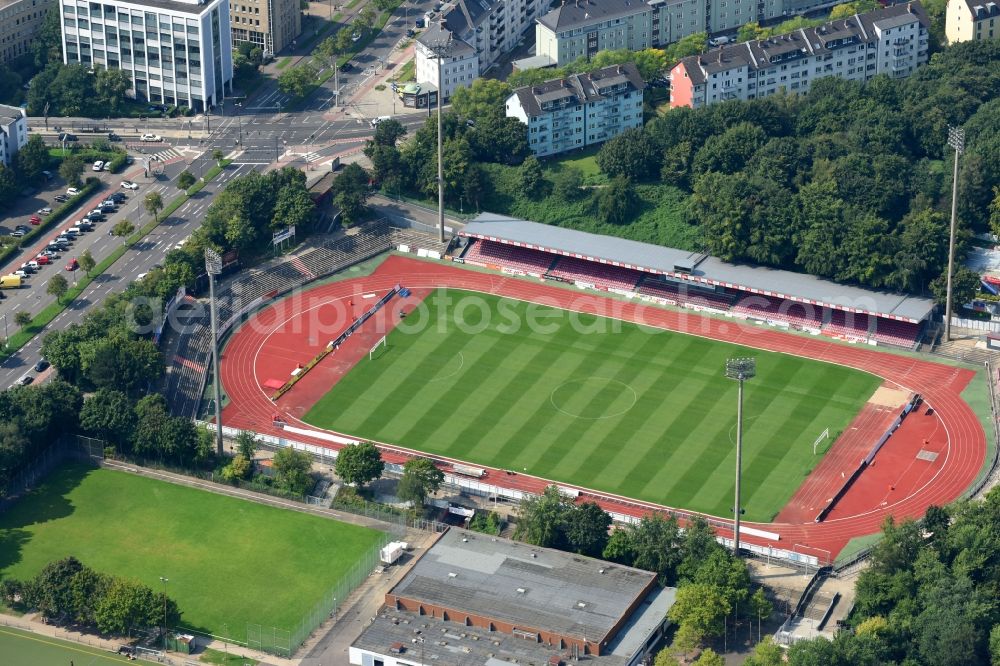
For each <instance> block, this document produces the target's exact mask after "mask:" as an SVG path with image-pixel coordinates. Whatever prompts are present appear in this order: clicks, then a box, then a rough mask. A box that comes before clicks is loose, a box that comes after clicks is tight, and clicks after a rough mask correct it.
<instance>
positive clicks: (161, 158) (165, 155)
mask: <svg viewBox="0 0 1000 666" xmlns="http://www.w3.org/2000/svg"><path fill="white" fill-rule="evenodd" d="M179 157H184V154H183V153H181V151H179V150H178V149H176V148H167V149H166V150H159V151H157V152H155V153H152V154H150V155H149V156H148V159H149V161H151V162H153V161H155V162H169V161H170V160H172V159H176V158H179Z"/></svg>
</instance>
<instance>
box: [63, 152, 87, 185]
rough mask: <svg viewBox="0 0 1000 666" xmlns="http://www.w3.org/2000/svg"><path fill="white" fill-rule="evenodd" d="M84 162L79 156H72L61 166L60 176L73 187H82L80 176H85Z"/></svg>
mask: <svg viewBox="0 0 1000 666" xmlns="http://www.w3.org/2000/svg"><path fill="white" fill-rule="evenodd" d="M83 170H84V165H83V160H82V159H81V158H80V157H78V156H77V155H70V156H69V157H67V158H65V159H64V160H63V161H62V164H60V165H59V175H60V176H62V177H63V179H65V180H66V182H67V183H69V184H70V185H73V186H79V185H80V176H81V175H83Z"/></svg>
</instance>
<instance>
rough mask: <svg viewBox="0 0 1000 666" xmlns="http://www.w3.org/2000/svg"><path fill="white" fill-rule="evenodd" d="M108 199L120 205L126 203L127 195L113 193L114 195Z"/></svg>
mask: <svg viewBox="0 0 1000 666" xmlns="http://www.w3.org/2000/svg"><path fill="white" fill-rule="evenodd" d="M108 198H109V199H111V200H112V201H116V202H118V203H122V202H124V201H128V195H127V194H125V193H124V192H115V193H114V194H112V195H111V196H109V197H108Z"/></svg>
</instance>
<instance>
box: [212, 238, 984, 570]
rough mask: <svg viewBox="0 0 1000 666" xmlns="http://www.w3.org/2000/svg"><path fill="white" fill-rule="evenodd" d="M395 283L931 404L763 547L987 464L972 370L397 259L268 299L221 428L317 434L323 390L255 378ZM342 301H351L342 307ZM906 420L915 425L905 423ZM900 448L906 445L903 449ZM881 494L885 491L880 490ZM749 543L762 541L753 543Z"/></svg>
mask: <svg viewBox="0 0 1000 666" xmlns="http://www.w3.org/2000/svg"><path fill="white" fill-rule="evenodd" d="M398 283H401V284H403V286H406V287H408V288H410V289H411V290H413V291H414V298H413V299H411V303H409V304H402V303H400V302H399V301H397V302H396V303H395V304H394V306H393V307H395V308H398V307H399V305H401V304H402V305H404V306H409V305H412V304H413V301H414V300H416V299H417V297H421V296H423V294H425V293H426V292H427V290H431V289H437V288H441V287H448V288H453V289H465V290H471V291H479V292H486V293H491V294H496V295H501V296H507V297H510V298H516V299H519V300H526V301H531V302H536V303H539V304H542V305H547V306H553V307H560V308H563V309H567V310H572V311H578V312H585V313H590V314H596V315H602V316H610V317H615V318H618V319H622V320H626V321H631V322H635V323H639V324H644V325H649V326H653V327H657V328H664V329H669V330H674V331H680V332H684V333H688V334H692V335H699V336H702V337H708V338H713V339H717V340H722V341H725V342H730V343H733V344H739V345H744V346H746V347H750V348H757V349H763V350H768V351H775V352H782V353H787V354H793V355H796V356H803V357H808V358H812V359H817V360H822V361H827V362H831V363H837V364H840V365H844V366H848V367H852V368H856V369H859V370H863V371H866V372H871V373H873V374H876V375H878V376H881V377H883V378H884V379H886V380H888V381H891V382H893V383H895V384H897V385H899V386H900V387H902V388H904V389H907V390H910V391H915V392H919V393H921V394H922V395H923V396H924V399H925V401H926V405H931V406H933V407H934V410H935V412H936V414H937V415H936V418H930V417H928V421H926V422H924V423H923V424H922V423H921V422H918V421H916V420H915V418H916V417H917V416H919V417H920V418H923V410H922V409H921V410H920V411H919V414H917V413H915V414H914V415H913V416H911V417H910V419H907V421H904V428H906V430H907V431H909V430H910V429H915V430H913V433H912V435H908V434H903V431H904V428H901V429H900V431H898V432H897V435H898V436H899V437H898V438H897V435H894V436H893V440H892V441H891V442H890V444H888V445H887V446H886V447H885V448H884V449H883V453H880V454H879V458H878V459H877V460H876V465H875V466H874V467H873V468H871V469H870V470H868V471H866V472H865V473H864V474H863V475H862V478H863V482H862V483H859V484H857V485H856V486H855V487H854V488H852V489H851V491H850V492H849V493H848V494H847V496H846V497H845V498H844V500H843V502H842V506H840V507H838V508H837V510H835V511H834V512H833V514H832V515H831V517H830V518H829V519H827V520H826V521H825V522H823V523H820V524H816V523H813V522H811V520H809V521H805V522H776V523H771V524H753V523H751V524H750V526H753V527H758V528H760V529H765V530H768V531H773V532H777V533H779V534H780V535H781V542H780V543H777V544H775V543H773V542H770V543H769V544H768V545H774V546H776V547H783V548H789V549H792V548H795V549H796V550H799V551H802V552H810V550H812V551H815V552H816V553H819V552H820V551H828V552H829V553H831V554H832V555H834V556H835V555H836V554H837V553H838V552H840V550H841V549H842V548H843V547H844V545H845V544H846V543H847V542H848V541H849V540H850V539H851V538H853V537H855V536H860V535H865V534H871V533H874V532H877V531H879V529H880V526H881V523H882V522H883V520H884V519H885V518H886V517H887V516H889V515H892V516H895V517H896V518H897V519H900V518H905V517H911V518H917V517H920V516H922V515H923V514H924V512H925V510H926V508H927V507H928V506H929V505H931V504H937V505H942V504H946V503H948V502H950V501H952V500H954V499H956V498H957V497H959V495H961V494H962V492H963V491H964V490H965V489H966V488H967V487H968V486H969V485H971V484H972V482H973V481H974V480H975V478H976V475H977V474H978V472H979V469H980V468H981V466H982V464H983V461H984V460H985V456H986V436H985V433H984V432H983V429H982V426H981V425H980V423H979V420H978V419H977V417H976V415H975V413H974V412H973V411H972V409H971V407H969V405H968V404H966V402H965V401H964V400H962V398H961V392H962V390H963V389H964V388H965V387H966V385H967V384H968V383H969V381H970V380H971V379H972V378H973V377H974V375H975V373H974V372H972V371H971V370H967V369H963V368H955V367H951V366H945V365H941V364H938V363H933V362H930V361H924V360H920V359H916V358H911V357H906V356H900V355H894V354H889V353H884V352H880V351H875V350H873V349H870V348H865V347H856V346H847V345H843V344H838V343H834V342H830V341H827V340H823V339H819V338H807V337H802V336H796V335H790V334H787V333H782V332H779V331H775V330H772V329H766V328H762V327H758V326H752V325H746V324H742V323H737V322H735V321H723V320H718V319H712V318H708V317H703V316H700V315H698V314H695V313H692V312H687V311H672V310H666V309H662V308H660V307H656V306H652V305H647V304H645V303H641V302H639V303H637V302H624V301H621V300H616V299H610V298H606V297H603V296H600V295H598V294H594V293H590V292H575V291H572V290H567V289H562V288H558V287H553V286H550V285H547V284H544V283H541V282H539V283H536V282H533V281H530V280H522V279H514V278H508V277H504V276H501V275H495V274H487V273H479V272H474V271H470V270H466V269H461V268H456V267H453V266H447V265H442V264H432V263H429V262H424V261H418V260H415V259H409V258H406V257H399V256H392V257H389V258H388V259H387V260H386V261H385V262H383V263H382V264H381V265H380V266H379V268H378V269H377V270H376V271H375V272H374V273H373V274H372V275H370V276H367V277H363V278H357V279H353V280H345V281H342V282H335V283H332V284H327V285H322V286H318V287H315V288H313V289H310V290H308V291H306V292H304V293H301V294H297V295H295V296H293V297H290V298H287V299H284V300H282V301H279V302H277V303H274V304H272V305H270V306H268V307H266V308H264V309H263V310H261V311H260V312H259V313H258V314H256V315H255V316H254V317H252V318H251V319H250V320H249V321H248V322H247V323H245V324H244V325H243V326H242V327H241V328H240V329H239V330H237V331H236V332H235V333H234V334H233V336H232V338H231V340H230V342H229V344H228V345H227V347H226V349H225V352H224V354H223V358H222V366H221V372H222V382H223V386H224V387H225V389H226V393H227V395H228V396H229V400H230V404H229V406H227V407H226V409H225V411H224V416H223V421H224V422H225V423H226V424H227V425H230V426H233V427H237V428H241V429H250V430H254V431H256V432H260V433H265V434H270V435H275V436H279V437H284V436H287V435H288V433H286V432H283V431H282V430H281V429H280V428H279V427H276V426H275V425H274V423H273V422H272V417H273V415H274V414H275V413H276V412H280V413H281V415H282V417H283V418H284V419H285V420H287V421H288V422H289V423H291V424H294V425H302V426H303V427H307V428H311V429H315V428H313V427H312V426H307V425H305V424H301V423H296V422H297V421H298V419H297V416H298V415H299V413H298V412H299V411H300V409H301V408H302V406H308V405H311V404H312V402H314V401H315V400H316V399H317V398H318V397H319V395H321V394H322V391H319V392H317V387H316V386H314V387H311V388H310V389H309V390H304V391H301V392H300V391H299V388H298V387H296V388H295V389H293V390H292V391H291V392H289V393H288V394H286V396H285V397H284V398H283V399H282V400H281V404H279V405H275V404H274V403H272V402H271V400H270V397H269V396H270V391H268V390H267V389H265V388H263V383H264V382H265V381H266V380H268V379H271V378H280V379H284V378H286V377H287V376H288V373H290V372H291V371H292V370H293V369H294V368H295V366H296V364H298V363H301V364H305V363H306V362H308V361H309V359H311V358H312V357H314V356H315V355H316V353H317V352H318V351H319V350H320V349H321V348H322V347H323V346H324V345H325V344H326V342H327V341H328V340H330V339H332V338H334V337H335V336H336V335H337V334H338V333H339V332H340V331H341V330H343V329H344V328H345V327H346V326H347V325H348V324H349V322H350V320H351V318H352V317H354V316H356V315H357V314H360V313H361V312H363V311H364V310H365V309H367V307H368V306H367V305H366V304H365V303H366V301H367V302H369V303H370V302H373V300H371V299H364V295H365V294H373V293H374V294H378V295H379V296H381V295H382V294H384V293H385V292H386V291H387V290H389V289H391V288H392V287H393V286H394V285H396V284H398ZM348 303H352V304H353V305H350V306H349V305H348ZM396 320H397V317H396V315H394V314H392V312H390V313H387V314H386V315H384V316H382V317H377V318H374V319H373V320H371V321H370V322H368V323H366V325H365V329H366V330H365V332H364V333H363V334H362V335H355V336H352V338H350V339H349V340H348V342H347V343H346V344H345V345H343V346H342V348H341V349H340V350H338V351H337V353H336V354H334V355H331V357H328V359H327V360H324V361H323V363H322V364H321V366H323V365H324V364H327V363H328V362H329V363H331V364H333V365H339V370H335V371H333V372H330V374H326V375H324V374H320V373H317V378H320V379H325V381H323V382H320V384H323V385H324V390H328V389H329V387H330V385H331V381H335V377H336V376H337V375H339V374H342V373H343V372H346V370H347V369H349V367H350V365H352V364H353V362H356V361H357V360H358V359H360V358H362V357H363V355H364V354H365V353H367V351H368V349H369V348H370V343H371V342H372V341H374V340H377V339H378V337H380V336H381V335H382V334H384V331H387V330H390V329H391V328H392V327H393V325H394V324H395V322H396ZM359 333H360V332H359ZM331 359H333V360H331ZM313 372H314V373H315V372H316V370H314V371H313ZM327 372H329V371H328V370H325V369H324V370H321V373H327ZM311 374H313V373H310V375H311ZM308 378H309V375H307V379H308ZM310 383H312V382H310ZM303 388H306V387H305V386H304V387H303ZM289 396H291V397H289ZM911 420H913V422H914V424H915V425H913V426H907V423H908V422H909V421H911ZM931 422H932V423H933V424H935V425H934V426H933V429H934V431H935V433H936V434H935V433H927V432H925V430H926V428H927V427H930V426H927V425H926V423H931ZM925 435H930V436H933V437H934V442H935V443H934V445H933V446H932V447H931V448H934V449H935V452H936V453H937V454H938V457H937V459H936V461H935V462H934V465H933V471H932V472H931V473H928V472H926V471H920V473H914V474H909V475H905V476H906V479H907V480H906V481H905V483H903V486H899V485H897V486H896V490H895V491H894V492H886V491H887V490H888V488H889V485H887V484H890V485H891V484H892V483H893V482H894V481H896V480H897V478H898V477H899V466H900V465H903V466H908V465H911V462H912V461H910V460H898V459H896V458H897V457H898V456H896V455H895V454H893V451H894V449H898V450H899V451H898V453H899V455H904V456H906V455H909V453H910V452H912V449H913V446H912V441H915V442H916V443H917V444H916V448H917V449H919V448H923V446H922V442H923V439H922V438H924V436H925ZM293 438H294V439H296V440H300V441H303V442H307V443H310V444H316V445H320V446H326V447H329V448H334V449H336V448H339V446H338V445H336V444H332V443H331V442H330V441H327V440H323V439H316V438H310V437H307V436H294V437H293ZM897 439H898V440H899V441H896V440H897ZM906 442H910V444H906V445H905V446H904V443H906ZM873 443H874V442H873ZM386 451H387V455H386V459H387V460H392V461H400V460H403V459H405V457H406V456H407V455H409V454H414V455H416V454H417V452H415V451H414V452H410V451H408V450H406V449H401V448H399V447H392V446H387V447H386ZM489 483H493V484H498V485H503V486H506V487H512V488H517V489H521V490H529V491H536V492H537V491H540V490H541V489H542V488H543V487H544V486H545V485H546V483H547V482H546V480H545V479H540V478H536V477H530V476H525V475H521V474H516V475H506V474H504V473H503V472H502V471H499V470H495V471H493V472H491V474H490V479H489ZM564 485H565V484H564ZM879 488H882V490H878V489H879ZM873 489H874V490H873ZM875 490H877V492H874V491H875ZM622 499H625V498H622ZM629 502H630V505H629V506H628V507H625V506H623V505H622V504H620V503H617V502H603V504H604V505H605V507H606V508H608V509H611V510H614V511H617V512H619V513H632V514H634V515H642V514H644V513H647V512H648V511H650V510H655V509H657V508H662V507H657V506H656V505H652V504H647V503H641V502H634V501H631V500H629ZM748 540H749V541H752V542H756V543H767V542H762V541H760V540H757V539H753V538H750V539H748Z"/></svg>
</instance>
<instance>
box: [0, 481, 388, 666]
mask: <svg viewBox="0 0 1000 666" xmlns="http://www.w3.org/2000/svg"><path fill="white" fill-rule="evenodd" d="M386 540H387V537H386V535H385V534H384V533H382V532H379V531H375V530H370V529H366V528H363V527H358V526H355V525H350V524H347V523H341V522H337V521H333V520H328V519H325V518H320V517H317V516H312V515H308V514H305V513H300V512H296V511H284V510H281V509H277V508H274V507H269V506H264V505H261V504H256V503H253V502H249V501H245V500H241V499H237V498H233V497H225V496H222V495H217V494H214V493H209V492H205V491H202V490H197V489H193V488H188V487H184V486H178V485H174V484H170V483H166V482H163V481H158V480H154V479H150V478H145V477H141V476H136V475H133V474H128V473H124V472H117V471H111V470H107V469H95V468H93V467H91V466H89V465H86V464H75V463H74V464H68V465H65V466H63V467H60V468H59V469H57V470H55V471H54V472H52V474H51V475H50V476H49V477H48V478H47V479H46V480H45V482H44V483H43V484H42V485H40V486H39V487H38V488H37V489H35V490H34V491H32V492H31V493H29V494H28V495H27V496H25V497H24V498H22V499H21V500H19V501H18V502H17V503H16V504H14V505H12V506H11V507H10V508H9V510H7V511H6V512H5V513H2V514H0V543H2V544H3V547H2V548H0V553H2V554H3V557H2V559H0V575H2V576H3V577H5V578H6V577H12V578H16V579H20V580H25V579H28V578H31V577H32V576H34V575H35V574H37V573H38V572H39V571H40V570H41V569H42V567H44V566H45V565H46V564H47V563H49V562H51V561H53V560H57V559H61V558H64V557H67V556H69V555H73V556H75V557H76V558H77V559H79V560H80V561H81V562H83V563H84V564H86V565H88V566H90V567H91V568H93V569H95V570H97V571H100V572H106V573H113V574H116V575H120V576H128V577H133V578H136V579H138V580H140V581H141V582H143V583H145V584H146V585H149V586H150V587H152V588H153V589H155V590H160V589H162V587H161V582H160V577H161V576H163V577H165V578H167V579H168V583H167V585H166V591H167V594H168V595H169V596H170V597H171V598H173V599H175V600H176V601H177V604H178V606H179V607H180V609H181V611H182V617H181V626H182V627H183V628H189V629H192V630H194V631H196V632H199V633H203V634H212V635H215V636H219V637H226V638H228V639H229V640H231V641H233V642H238V643H246V642H248V641H250V642H252V643H254V645H253V646H252V647H255V648H258V649H264V650H269V651H274V652H278V653H279V654H282V655H283V656H287V655H288V652H289V651H292V650H294V649H295V648H296V647H297V646H298V643H299V642H301V639H303V638H304V637H305V636H306V635H308V633H309V631H311V630H312V629H313V628H314V627H315V625H314V624H311V623H312V621H313V620H314V619H315V620H317V621H318V620H322V619H325V618H326V617H328V615H329V611H330V608H331V607H330V606H329V604H330V603H334V604H335V603H337V602H336V600H335V599H334V597H336V598H337V599H339V600H340V601H342V600H343V599H344V597H345V596H346V593H347V592H349V591H350V587H351V586H349V585H347V584H346V583H347V582H351V583H352V584H353V585H356V584H357V582H358V580H359V576H360V579H363V577H364V576H365V575H367V573H368V572H369V571H370V570H371V567H372V566H374V561H375V559H376V558H377V549H378V547H379V546H381V545H382V544H383V543H384V542H385V541H386ZM364 567H368V568H367V569H364V571H362V569H363V568H364ZM338 593H339V595H338ZM248 632H250V635H248ZM2 654H3V652H2V650H0V655H2ZM0 663H6V662H4V660H3V659H2V658H0ZM38 663H42V662H38ZM66 663H69V662H68V661H67V662H66ZM78 663H79V662H78Z"/></svg>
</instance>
